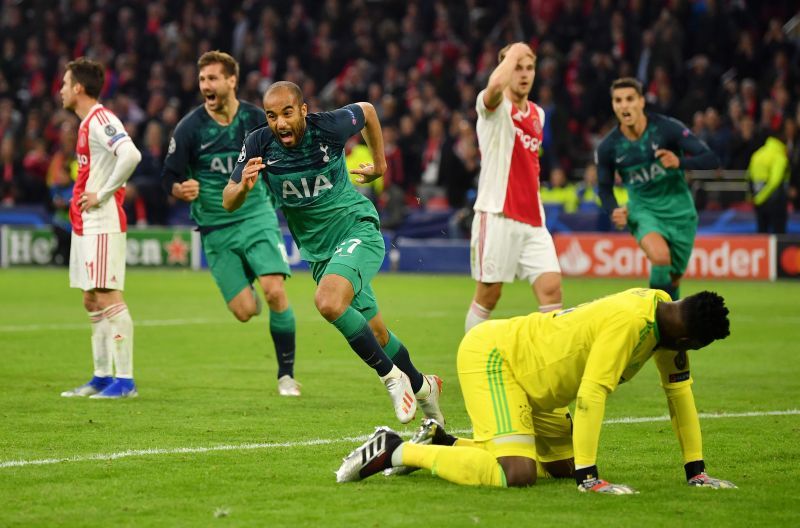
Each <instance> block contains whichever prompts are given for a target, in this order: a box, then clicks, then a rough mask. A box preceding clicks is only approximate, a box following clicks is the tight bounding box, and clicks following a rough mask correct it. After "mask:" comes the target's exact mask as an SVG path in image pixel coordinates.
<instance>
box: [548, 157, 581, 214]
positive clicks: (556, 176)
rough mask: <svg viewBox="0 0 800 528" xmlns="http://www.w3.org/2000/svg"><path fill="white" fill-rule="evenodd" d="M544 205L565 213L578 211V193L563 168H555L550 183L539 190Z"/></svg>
mask: <svg viewBox="0 0 800 528" xmlns="http://www.w3.org/2000/svg"><path fill="white" fill-rule="evenodd" d="M539 194H540V196H541V197H542V203H543V204H545V205H554V206H558V207H560V208H561V210H562V211H564V212H565V213H574V212H575V211H577V210H578V192H577V189H576V188H575V185H574V184H572V183H569V181H568V180H567V173H566V172H564V169H562V168H561V167H553V169H552V170H551V171H550V178H549V182H548V184H547V185H546V186H544V187H542V188H541V189H539Z"/></svg>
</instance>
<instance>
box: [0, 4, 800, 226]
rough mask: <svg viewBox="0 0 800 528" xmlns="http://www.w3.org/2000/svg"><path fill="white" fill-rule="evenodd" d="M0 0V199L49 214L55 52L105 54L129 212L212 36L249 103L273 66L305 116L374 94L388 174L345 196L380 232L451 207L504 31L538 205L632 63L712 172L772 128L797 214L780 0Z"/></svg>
mask: <svg viewBox="0 0 800 528" xmlns="http://www.w3.org/2000/svg"><path fill="white" fill-rule="evenodd" d="M0 1H2V8H0V20H2V25H0V42H2V50H1V51H0V201H1V202H2V205H5V206H10V205H15V204H17V205H18V204H46V205H47V206H48V207H50V208H52V209H53V210H54V211H55V212H56V217H58V212H59V211H63V208H64V206H65V204H66V201H68V200H69V197H70V194H69V189H70V188H71V185H72V181H73V179H74V177H75V175H76V173H77V163H76V162H75V158H74V148H75V141H76V136H77V126H78V119H77V117H76V116H75V115H74V114H72V113H71V112H68V111H65V110H63V109H61V101H60V98H59V95H58V90H59V89H60V86H61V79H62V75H63V72H64V65H65V64H66V62H68V61H69V60H72V59H73V58H76V57H79V56H87V57H90V58H92V59H95V60H99V61H101V62H102V63H104V64H105V65H106V84H105V87H104V89H103V93H102V96H101V101H102V102H103V103H104V104H105V105H106V106H107V107H109V108H110V109H112V110H113V111H114V112H115V113H116V114H117V116H119V118H120V119H121V120H122V121H123V122H124V123H125V126H126V128H127V130H128V132H129V133H130V135H131V136H132V137H133V138H134V141H135V142H136V144H137V146H138V147H139V149H140V150H141V151H142V153H143V160H142V162H141V164H140V165H139V167H138V169H137V170H136V172H135V174H134V175H133V176H132V178H131V180H130V185H129V191H128V200H127V201H126V208H127V210H128V214H129V216H130V217H131V218H130V221H131V223H140V224H142V223H149V224H165V223H168V222H170V221H172V219H173V218H174V215H173V214H172V213H173V211H174V209H175V207H176V205H175V204H174V202H173V201H172V199H171V198H169V197H168V196H167V195H166V193H164V192H163V191H162V190H161V188H160V174H161V167H162V163H163V159H164V156H165V154H166V145H167V143H168V141H169V137H170V134H171V131H172V129H173V128H174V127H175V125H176V124H177V122H178V120H179V119H180V118H181V117H182V116H183V115H184V114H185V113H186V112H188V111H189V110H190V109H191V108H193V107H194V106H196V105H198V104H200V102H201V101H200V98H199V95H198V86H197V69H196V61H197V58H198V57H199V55H200V54H202V53H203V52H205V51H208V50H213V49H220V50H223V51H228V52H229V53H231V54H232V55H233V56H234V57H235V58H236V59H237V60H238V61H239V63H240V65H241V76H240V86H239V97H240V98H241V99H244V100H248V101H251V102H254V103H255V104H260V100H261V95H262V93H263V91H264V90H265V88H266V87H268V86H269V85H270V83H272V82H273V81H276V80H281V79H285V80H289V81H293V82H295V83H297V84H298V85H299V86H300V87H301V88H302V90H303V92H304V94H305V98H306V102H307V103H308V105H309V111H319V110H329V109H333V108H337V107H339V106H342V105H344V104H347V103H350V102H354V101H369V102H371V103H373V104H374V105H375V107H376V109H377V110H378V113H379V116H380V118H381V123H382V125H383V131H384V138H385V143H386V145H385V146H386V155H387V159H388V162H389V171H388V173H387V174H386V176H385V177H384V178H383V180H382V181H380V182H378V183H377V184H376V185H374V186H373V187H372V188H370V189H365V192H366V193H367V194H370V195H371V197H372V198H373V199H374V200H375V201H376V203H377V204H378V206H379V208H380V209H381V211H382V214H383V215H384V220H385V224H387V226H388V227H391V226H392V225H393V224H395V223H397V222H401V221H402V217H403V214H404V211H406V210H407V209H408V208H415V207H430V208H440V209H449V208H452V209H453V210H458V209H461V208H464V207H468V206H469V202H470V199H471V198H472V197H473V196H474V190H475V188H476V186H477V176H478V173H479V170H480V153H479V150H478V145H477V139H476V136H475V121H476V118H477V116H476V113H475V109H474V108H475V99H476V97H477V94H478V92H479V91H480V90H481V89H482V88H483V87H484V86H485V84H486V81H487V79H488V77H489V75H490V73H491V72H492V70H493V69H494V67H495V66H496V64H497V52H498V50H499V49H500V48H502V47H503V46H504V45H505V44H507V43H510V42H514V41H524V42H528V43H530V44H531V46H532V47H533V49H534V50H535V51H536V53H537V55H538V61H537V65H536V79H535V82H534V89H533V92H532V94H531V98H532V99H533V100H534V101H535V102H536V103H537V104H539V105H540V106H541V107H542V108H543V109H544V111H545V115H546V122H545V127H544V142H543V149H542V153H541V160H542V181H543V182H545V185H544V187H545V190H544V191H543V194H544V196H545V199H549V198H548V193H550V195H551V196H552V197H553V199H554V200H558V201H560V202H561V203H563V204H564V206H565V209H567V208H569V209H572V208H573V206H575V207H577V206H578V205H579V204H580V203H581V202H586V203H589V202H591V204H592V205H594V206H596V196H595V195H594V194H592V192H591V191H592V186H593V185H594V182H593V181H592V175H593V174H594V172H595V171H594V168H593V166H592V158H593V155H592V154H593V150H594V147H595V146H596V144H597V143H598V142H599V140H600V139H601V138H602V137H603V136H604V135H605V134H606V133H607V132H608V131H609V130H610V128H611V127H613V126H614V125H615V124H616V121H615V119H614V116H613V113H612V110H611V104H610V96H609V86H610V84H611V81H612V80H613V79H615V78H617V77H620V76H632V77H636V78H638V79H639V80H640V81H641V82H642V83H643V85H644V88H645V94H646V98H647V101H648V108H649V109H650V110H652V111H656V112H662V113H665V114H668V115H671V116H674V117H677V118H678V119H680V120H682V121H683V122H684V123H686V124H687V125H688V126H689V127H690V128H691V129H692V130H693V132H694V133H695V134H696V135H697V136H698V137H700V138H701V139H703V140H705V141H706V142H707V143H708V144H709V146H710V147H711V148H712V149H713V150H714V151H715V152H716V153H717V154H718V155H719V156H720V159H721V160H722V163H723V168H725V169H734V170H745V169H747V166H748V163H749V160H750V156H751V155H752V153H753V152H754V151H755V150H756V149H757V148H759V147H760V146H761V145H763V144H764V142H765V140H766V138H767V137H768V136H769V135H778V136H779V137H780V138H781V139H782V141H783V142H784V143H785V144H786V146H787V154H788V156H789V159H790V167H791V175H792V176H791V177H792V180H791V185H792V187H793V189H792V191H794V192H792V191H790V192H792V194H791V196H792V197H793V199H794V207H795V208H798V209H800V197H798V195H797V192H796V189H798V187H800V142H799V141H798V125H800V38H799V36H798V35H800V33H799V32H800V27H798V19H800V16H798V15H799V13H798V12H797V4H796V2H794V1H780V0H777V1H770V2H759V1H745V0H726V1H715V0H666V1H664V0H596V1H588V0H527V1H520V0H508V1H503V0H438V1H434V0H420V1H413V0H412V1H405V0H402V1H401V0H397V1H395V0H384V1H381V0H347V1H344V0H291V1H290V0H285V1H283V0H277V1H270V2H266V1H255V0H227V1H225V2H222V1H219V0H194V1H192V0H189V1H182V0H127V1H124V0H123V1H111V0H60V1H53V0H49V1H48V0H39V1H36V0H30V1H28V0H16V1H15V0H0ZM793 17H794V18H793ZM364 148H365V147H364V146H363V145H360V144H359V138H358V137H356V138H354V139H353V140H352V141H351V144H349V145H348V147H347V151H348V158H349V159H348V162H349V163H350V162H352V163H354V164H355V165H357V164H358V161H360V158H359V157H360V156H363V152H364ZM551 187H552V188H551ZM573 195H574V198H572V197H573ZM564 196H566V197H567V198H564ZM567 202H569V203H568V204H567ZM573 202H575V203H573Z"/></svg>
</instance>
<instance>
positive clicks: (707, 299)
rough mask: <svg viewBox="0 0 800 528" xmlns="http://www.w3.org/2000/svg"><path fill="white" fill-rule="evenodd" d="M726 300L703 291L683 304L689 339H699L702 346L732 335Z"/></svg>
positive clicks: (682, 308) (688, 298)
mask: <svg viewBox="0 0 800 528" xmlns="http://www.w3.org/2000/svg"><path fill="white" fill-rule="evenodd" d="M728 313H729V312H728V308H727V307H726V306H725V299H723V298H722V297H721V296H720V295H717V294H716V293H714V292H710V291H701V292H700V293H695V294H694V295H690V296H689V297H686V298H685V299H684V300H683V302H681V316H682V319H683V321H684V324H685V325H686V331H687V333H688V334H689V335H688V337H690V338H694V339H697V340H698V341H699V342H700V343H702V346H707V345H709V344H711V342H712V341H714V340H716V339H724V338H726V337H728V336H729V335H730V333H731V331H730V321H729V320H728Z"/></svg>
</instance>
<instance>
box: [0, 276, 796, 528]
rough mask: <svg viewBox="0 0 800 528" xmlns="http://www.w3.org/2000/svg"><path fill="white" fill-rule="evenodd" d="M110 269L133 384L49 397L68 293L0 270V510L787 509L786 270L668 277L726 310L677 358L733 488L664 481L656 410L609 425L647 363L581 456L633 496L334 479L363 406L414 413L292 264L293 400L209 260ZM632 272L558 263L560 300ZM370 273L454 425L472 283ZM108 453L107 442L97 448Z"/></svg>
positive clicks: (669, 469) (480, 513) (764, 519)
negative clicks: (297, 393)
mask: <svg viewBox="0 0 800 528" xmlns="http://www.w3.org/2000/svg"><path fill="white" fill-rule="evenodd" d="M127 282H128V284H127V291H126V293H125V297H126V300H127V303H128V305H129V307H130V310H131V313H132V315H133V318H134V323H135V324H136V330H135V356H134V357H135V369H136V370H135V372H136V381H137V384H138V385H139V392H140V397H139V398H138V399H135V400H130V401H97V400H67V399H65V398H61V397H60V396H59V393H60V391H62V390H64V389H67V388H71V387H73V386H76V385H79V384H81V383H83V382H85V381H86V380H87V379H88V377H89V376H90V374H91V354H90V349H89V336H90V330H89V325H88V321H87V317H86V315H85V313H84V311H83V308H82V304H81V296H80V293H79V292H78V291H77V290H70V289H68V287H67V283H68V278H67V272H66V270H55V269H50V270H2V271H0V292H2V294H0V314H2V317H0V361H2V363H1V364H0V526H3V527H5V526H25V527H30V526H136V527H145V526H158V527H160V526H191V527H194V526H212V527H216V526H220V527H222V526H269V527H278V526H287V527H305V526H348V527H351V526H353V527H361V526H368V527H389V526H398V527H399V526H420V527H422V526H430V527H437V528H440V527H448V526H457V527H462V526H502V527H521V526H576V525H607V526H638V527H641V526H648V527H651V526H686V525H702V526H756V525H763V526H790V525H796V524H797V523H798V521H800V508H798V506H797V503H796V502H795V500H796V495H797V487H796V486H797V483H798V481H800V415H798V414H797V411H796V409H797V408H799V407H800V404H799V402H800V360H798V350H799V348H798V343H800V308H798V307H800V284H795V283H787V282H780V283H774V284H768V283H737V282H717V283H704V282H687V283H685V285H684V287H683V291H684V294H689V293H692V292H694V291H698V290H700V289H704V288H708V289H713V290H716V291H718V292H720V293H721V294H722V295H724V296H725V297H726V299H727V300H728V304H729V306H730V308H731V311H732V317H731V320H732V335H731V337H730V338H728V339H727V340H726V341H724V342H721V343H716V344H714V345H712V346H711V347H709V348H708V349H706V350H702V351H699V352H694V353H692V356H691V357H692V374H693V376H694V379H695V385H694V392H695V398H696V400H697V406H698V408H699V410H700V412H702V413H707V414H720V415H723V416H718V417H708V418H703V419H702V425H703V434H704V444H705V445H704V452H705V457H706V462H707V467H708V471H709V473H710V474H712V475H714V476H719V477H721V478H726V479H730V480H732V481H733V482H735V483H736V484H738V486H739V489H738V490H707V489H692V488H689V487H688V486H686V485H685V484H684V480H683V468H682V466H681V460H680V451H679V448H678V445H677V441H676V439H675V438H674V436H673V433H672V430H671V427H670V425H669V423H668V422H667V421H664V420H654V421H645V422H638V423H621V422H624V419H625V418H637V417H645V418H646V417H660V416H664V415H666V413H667V409H666V402H665V398H664V396H663V392H662V390H661V388H660V387H659V386H658V380H657V375H656V371H655V369H654V368H653V366H652V365H648V366H647V367H646V368H645V369H644V370H643V371H642V372H641V373H640V374H639V375H638V376H637V377H636V378H635V379H634V380H633V382H631V383H629V384H626V385H623V386H622V387H620V388H619V390H618V391H617V392H616V393H614V394H613V395H612V396H611V397H610V399H609V402H608V406H607V409H606V420H607V421H608V422H610V423H607V424H606V425H605V426H604V427H603V432H602V437H601V441H600V453H599V460H598V463H599V466H600V469H601V472H602V475H603V476H604V477H605V478H607V479H608V480H611V481H615V482H622V483H627V484H629V485H631V486H633V487H635V488H637V489H638V490H639V491H640V492H641V493H640V494H639V495H636V496H629V497H609V496H589V495H583V494H579V493H578V492H577V491H576V490H575V486H574V484H573V483H571V482H567V481H544V482H540V483H538V484H537V485H536V486H535V487H533V488H531V489H489V488H467V487H460V486H456V485H453V484H450V483H447V482H444V481H441V480H439V479H437V478H435V477H433V476H431V475H429V474H423V472H417V473H415V474H413V475H409V476H407V477H395V478H384V477H383V476H375V477H372V478H370V479H367V480H365V481H364V482H361V483H355V484H347V485H340V484H336V482H335V478H334V471H335V470H336V468H337V467H338V466H339V462H340V460H341V458H342V456H344V455H345V454H347V453H348V452H349V451H350V450H351V449H352V448H353V447H355V446H356V445H357V443H359V440H357V439H356V438H355V437H362V436H363V435H365V434H368V433H370V432H371V430H372V427H373V426H375V425H382V424H387V425H390V426H393V427H394V426H398V430H400V431H403V432H405V433H410V432H411V431H412V430H413V429H414V427H412V426H411V425H409V426H406V427H399V424H397V423H396V421H395V419H394V414H393V412H392V409H391V405H390V402H389V399H388V397H387V395H386V394H385V391H384V389H383V386H382V385H381V384H380V383H379V381H378V380H377V379H376V377H375V375H374V374H373V373H372V371H371V370H370V369H368V368H367V367H366V366H364V365H363V364H361V362H360V361H359V360H358V358H357V357H356V355H355V354H353V353H352V352H351V351H350V350H349V348H348V347H347V345H346V343H345V341H344V339H343V338H342V337H341V336H340V335H339V334H338V333H337V332H336V331H335V329H334V328H333V327H332V326H331V325H329V324H327V323H326V322H324V321H323V320H322V318H321V317H320V316H319V315H318V314H317V313H316V311H315V309H314V306H313V281H312V280H311V279H310V277H309V276H308V275H307V274H304V273H298V274H297V275H296V276H295V277H294V278H293V279H291V280H290V281H289V282H288V286H287V288H288V291H289V295H290V299H291V302H292V304H293V306H294V309H295V312H296V314H297V320H298V353H297V365H296V375H297V378H298V379H299V380H300V381H301V382H302V383H303V396H302V397H301V398H298V399H286V398H280V397H279V396H278V395H277V390H276V383H275V360H274V354H273V351H272V345H271V342H270V341H269V339H268V330H267V328H268V327H267V320H266V318H265V317H263V316H262V317H259V318H256V319H254V320H252V321H251V322H249V323H247V324H242V323H238V322H236V321H235V320H234V318H233V317H232V316H231V315H230V314H229V313H228V312H227V309H226V308H225V306H224V303H223V302H222V299H221V298H220V296H219V294H218V292H217V291H216V289H215V286H214V284H213V281H212V279H211V277H210V275H208V274H207V273H198V272H179V271H140V270H130V271H129V272H128V280H127ZM641 284H642V283H641V282H639V281H618V280H588V279H568V280H566V281H565V283H564V293H565V304H566V305H573V304H577V303H579V302H582V301H586V300H590V299H592V298H595V297H599V296H602V295H605V294H607V293H610V292H614V291H618V290H622V289H624V288H627V287H630V286H635V285H641ZM375 290H376V293H377V295H378V300H379V302H380V305H381V308H382V313H383V316H384V318H385V321H386V322H387V324H388V325H389V327H390V328H391V329H392V330H393V331H394V332H395V333H396V334H397V335H398V336H399V337H400V338H401V340H403V342H404V343H405V344H406V345H407V346H408V348H409V350H410V351H411V354H412V357H413V358H414V360H415V362H416V364H417V366H419V367H420V369H421V370H424V371H426V372H435V373H438V374H440V375H441V376H442V378H443V379H444V381H445V386H444V387H445V392H444V394H443V396H442V405H443V409H444V411H445V414H446V415H447V418H448V422H449V426H448V428H449V429H454V430H461V431H464V430H465V429H467V428H468V427H469V421H468V419H467V416H466V412H465V410H464V406H463V403H462V401H461V393H460V391H459V387H458V381H457V379H456V375H455V352H456V347H457V345H458V342H459V339H460V338H461V335H462V332H463V319H464V314H465V310H466V308H467V306H468V303H469V300H470V298H471V295H472V291H473V285H472V282H471V281H470V279H469V278H468V277H465V276H424V275H399V274H383V275H379V277H378V278H377V280H376V281H375ZM534 307H535V305H534V302H533V299H532V296H531V294H530V290H529V289H528V287H527V286H526V285H525V284H522V283H517V284H514V285H513V286H507V287H506V290H505V295H504V297H503V299H502V300H501V303H500V306H499V308H498V310H497V311H496V313H495V316H497V317H504V316H511V315H515V314H522V313H526V312H528V311H531V310H532V309H534ZM791 410H795V412H794V413H788V414H767V413H771V412H774V411H791ZM745 413H752V415H748V416H744V415H743V414H745ZM726 415H731V416H726ZM415 423H416V422H415ZM222 446H228V448H224V447H222ZM183 448H194V450H190V449H189V450H186V449H185V450H184V451H183V452H181V449H183ZM209 448H211V449H212V450H208V449H209ZM126 451H130V452H128V453H127V455H128V456H120V457H118V458H112V457H110V456H108V455H112V454H120V453H125V452H126ZM47 460H50V462H48V463H41V462H42V461H47ZM14 461H18V463H15V464H12V463H11V462H14ZM33 462H39V463H33Z"/></svg>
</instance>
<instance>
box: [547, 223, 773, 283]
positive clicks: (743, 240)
mask: <svg viewBox="0 0 800 528" xmlns="http://www.w3.org/2000/svg"><path fill="white" fill-rule="evenodd" d="M553 240H554V241H555V244H556V251H557V252H558V261H559V263H560V264H561V271H562V273H563V274H564V275H580V276H584V277H647V276H648V275H649V273H650V262H649V261H648V260H647V256H645V254H644V251H642V249H641V248H640V247H639V246H638V245H637V244H636V240H635V239H634V238H633V237H632V236H630V235H628V234H622V233H620V234H608V233H604V234H593V233H580V234H571V235H553ZM773 254H774V252H772V251H770V237H769V236H757V235H756V236H741V235H738V236H737V235H734V236H719V235H717V236H701V237H698V238H697V239H696V240H695V244H694V250H693V251H692V257H691V259H690V261H689V267H688V268H687V269H686V275H685V276H686V277H695V278H700V279H762V280H764V279H766V280H769V279H771V278H773V277H772V273H773V271H772V270H774V264H773V262H772V258H773V257H772V255H773Z"/></svg>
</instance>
